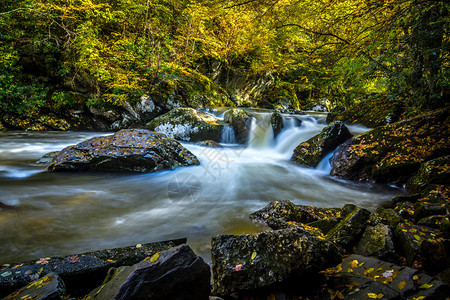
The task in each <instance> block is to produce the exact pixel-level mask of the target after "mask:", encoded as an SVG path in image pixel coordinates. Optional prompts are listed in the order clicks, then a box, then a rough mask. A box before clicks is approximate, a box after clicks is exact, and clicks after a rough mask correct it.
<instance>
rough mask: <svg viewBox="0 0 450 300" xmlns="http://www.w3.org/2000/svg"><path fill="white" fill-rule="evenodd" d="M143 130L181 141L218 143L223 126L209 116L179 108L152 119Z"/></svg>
mask: <svg viewBox="0 0 450 300" xmlns="http://www.w3.org/2000/svg"><path fill="white" fill-rule="evenodd" d="M145 128H147V129H149V130H154V131H157V132H161V133H164V134H166V135H167V136H168V137H169V138H174V139H177V140H182V141H190V142H197V141H203V140H213V141H215V142H220V140H221V137H222V129H223V124H219V121H218V120H217V119H216V118H214V117H213V116H211V115H208V114H205V113H202V112H200V111H197V110H195V109H193V108H186V107H180V108H176V109H173V110H171V111H169V112H168V113H166V114H164V115H162V116H159V117H157V118H155V119H153V120H152V121H150V122H148V123H147V124H146V125H145Z"/></svg>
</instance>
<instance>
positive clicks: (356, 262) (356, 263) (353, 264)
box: [350, 259, 359, 268]
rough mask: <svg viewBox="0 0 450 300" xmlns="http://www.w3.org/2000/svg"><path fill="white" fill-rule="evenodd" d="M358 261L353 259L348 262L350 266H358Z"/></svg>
mask: <svg viewBox="0 0 450 300" xmlns="http://www.w3.org/2000/svg"><path fill="white" fill-rule="evenodd" d="M358 263H359V262H358V261H357V260H356V259H355V260H354V261H352V262H351V263H350V265H351V266H352V268H356V267H357V266H358Z"/></svg>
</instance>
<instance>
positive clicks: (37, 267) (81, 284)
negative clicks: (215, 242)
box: [0, 239, 186, 297]
mask: <svg viewBox="0 0 450 300" xmlns="http://www.w3.org/2000/svg"><path fill="white" fill-rule="evenodd" d="M185 242H186V239H180V240H173V241H166V242H158V243H149V244H142V245H141V244H139V245H137V246H130V247H123V248H115V249H107V250H100V251H95V252H87V253H82V254H76V255H71V256H65V257H51V258H49V257H46V258H41V259H38V260H32V261H27V262H21V263H17V264H8V265H7V266H6V265H5V266H3V267H2V269H1V272H0V275H1V276H0V297H3V296H6V295H8V294H9V293H12V292H13V291H15V290H17V289H19V288H21V287H22V286H24V285H26V284H28V283H30V282H32V281H35V280H38V279H42V277H43V276H46V275H47V274H50V273H55V274H56V275H58V276H60V277H61V278H62V279H63V280H64V282H65V283H66V288H67V292H68V293H69V294H71V295H72V296H79V295H84V294H86V293H88V292H89V291H91V290H92V289H94V288H95V287H97V286H98V285H100V284H101V283H102V281H103V279H104V278H105V276H106V274H107V272H108V270H109V269H110V268H113V267H120V266H123V265H127V266H129V265H133V264H136V263H138V262H140V261H142V260H144V259H145V258H146V257H151V256H152V255H154V254H155V253H157V252H159V251H163V250H167V249H169V248H172V247H175V246H177V245H180V244H182V243H185Z"/></svg>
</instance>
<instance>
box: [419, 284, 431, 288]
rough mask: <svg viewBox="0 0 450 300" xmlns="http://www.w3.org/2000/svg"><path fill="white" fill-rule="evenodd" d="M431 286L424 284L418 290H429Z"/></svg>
mask: <svg viewBox="0 0 450 300" xmlns="http://www.w3.org/2000/svg"><path fill="white" fill-rule="evenodd" d="M432 286H433V285H432V284H428V283H424V284H422V285H421V286H420V287H419V289H429V288H430V287H432Z"/></svg>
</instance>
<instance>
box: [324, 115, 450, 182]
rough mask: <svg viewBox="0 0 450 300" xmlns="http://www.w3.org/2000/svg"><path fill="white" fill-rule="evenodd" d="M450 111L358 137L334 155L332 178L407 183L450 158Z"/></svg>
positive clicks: (375, 130)
mask: <svg viewBox="0 0 450 300" xmlns="http://www.w3.org/2000/svg"><path fill="white" fill-rule="evenodd" d="M449 110H450V108H445V109H441V110H438V111H435V112H432V113H429V114H426V115H423V116H420V117H416V118H413V119H409V120H406V121H402V122H397V123H394V124H391V125H386V126H382V127H377V128H375V129H373V130H370V131H368V132H366V133H364V134H361V135H359V136H357V137H354V138H353V139H351V140H350V141H348V142H347V143H345V144H343V145H341V147H339V150H338V151H336V153H335V154H334V157H333V159H332V161H333V169H332V171H331V175H336V176H340V177H343V178H345V179H351V180H364V181H374V182H383V183H393V184H404V183H406V182H407V181H408V179H409V178H410V177H412V176H413V175H414V174H415V173H416V172H417V171H418V170H419V167H420V165H421V164H422V163H424V162H427V161H429V160H432V159H434V158H435V157H440V156H445V155H446V154H448V151H449V149H450V139H448V136H449V135H450V127H449V126H448V124H449V122H450V114H449ZM437 128H439V130H436V129H437Z"/></svg>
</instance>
